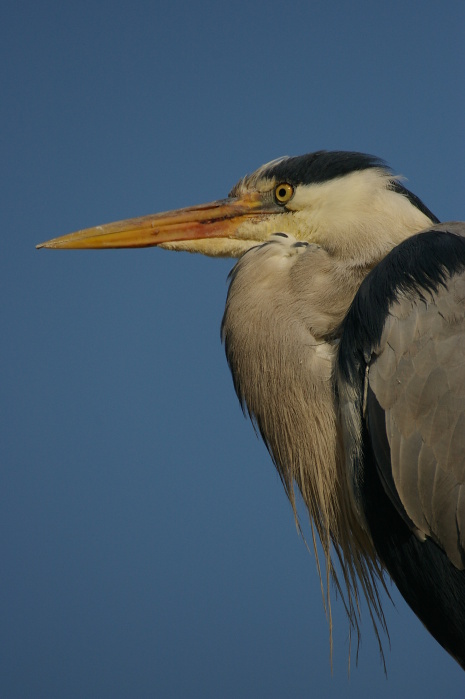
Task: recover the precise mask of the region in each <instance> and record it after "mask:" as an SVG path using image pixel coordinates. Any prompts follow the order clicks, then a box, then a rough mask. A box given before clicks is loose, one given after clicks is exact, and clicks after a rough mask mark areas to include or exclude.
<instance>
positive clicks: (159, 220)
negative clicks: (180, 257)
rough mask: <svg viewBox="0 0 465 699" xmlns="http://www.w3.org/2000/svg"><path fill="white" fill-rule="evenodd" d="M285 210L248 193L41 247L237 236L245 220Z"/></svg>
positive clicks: (135, 244)
mask: <svg viewBox="0 0 465 699" xmlns="http://www.w3.org/2000/svg"><path fill="white" fill-rule="evenodd" d="M280 211H281V208H280V207H279V206H277V205H276V204H275V203H274V201H273V199H272V197H271V196H270V195H268V196H266V194H265V195H264V194H262V193H259V192H248V193H245V194H243V195H242V196H241V197H229V198H228V199H220V200H218V201H214V202H211V203H209V204H200V205H198V206H191V207H187V208H185V209H177V210H175V211H165V212H163V213H159V214H153V215H151V216H142V217H140V218H131V219H127V220H126V221H116V222H114V223H107V224H105V225H103V226H96V227H95V228H87V229H85V230H82V231H76V232H75V233H70V234H69V235H64V236H61V237H60V238H53V239H52V240H48V241H47V242H45V243H41V244H40V245H37V247H38V248H60V249H84V248H86V249H87V248H92V249H95V248H143V247H150V246H152V245H160V244H163V243H173V242H176V241H189V240H192V241H194V240H200V239H206V238H235V237H236V234H237V230H238V228H239V226H240V225H241V224H242V223H244V221H245V220H247V219H248V220H252V219H254V218H256V219H260V218H262V217H263V216H269V215H271V214H276V213H279V212H280Z"/></svg>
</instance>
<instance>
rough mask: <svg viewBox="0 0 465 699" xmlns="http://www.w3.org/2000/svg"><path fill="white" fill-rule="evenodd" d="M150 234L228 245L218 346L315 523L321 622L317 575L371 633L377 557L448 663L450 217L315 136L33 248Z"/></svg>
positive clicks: (463, 270) (455, 558) (451, 614)
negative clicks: (166, 205) (174, 197)
mask: <svg viewBox="0 0 465 699" xmlns="http://www.w3.org/2000/svg"><path fill="white" fill-rule="evenodd" d="M149 245H158V246H160V247H165V248H167V249H172V250H188V251H190V252H202V253H204V254H207V255H212V256H232V257H239V258H240V259H239V261H238V262H237V264H236V265H235V267H234V269H233V270H232V272H231V274H230V286H229V292H228V297H227V301H226V309H225V313H224V318H223V323H222V338H223V341H224V344H225V350H226V355H227V360H228V363H229V366H230V369H231V372H232V377H233V381H234V386H235V389H236V392H237V395H238V397H239V400H240V402H241V405H242V408H243V410H244V411H245V412H247V413H248V414H249V415H250V417H251V419H252V421H253V423H254V424H255V426H256V428H257V429H258V431H259V432H260V433H261V435H262V437H263V439H264V441H265V443H266V445H267V448H268V450H269V452H270V454H271V456H272V459H273V461H274V463H275V465H276V467H277V469H278V472H279V475H280V477H281V480H282V482H283V485H284V488H285V490H286V493H287V495H288V496H289V498H290V501H291V503H292V506H293V508H294V512H295V513H296V506H295V487H297V489H298V490H299V491H300V493H301V495H302V498H303V500H304V502H305V505H306V507H307V509H308V513H309V516H310V522H311V526H312V534H313V537H314V543H315V551H316V541H315V539H316V536H318V538H319V539H320V540H321V543H322V548H323V554H324V557H325V567H324V569H322V568H320V563H319V562H318V559H317V563H318V569H319V571H320V576H321V579H322V589H323V590H324V597H325V605H326V608H327V610H328V613H329V619H330V625H331V603H330V585H329V582H330V579H331V578H332V580H333V582H334V584H335V586H336V589H337V590H338V591H339V592H340V593H341V595H342V596H343V598H344V603H345V606H346V610H347V614H348V618H349V621H350V628H351V629H353V630H354V631H355V632H356V634H357V635H358V634H359V599H360V596H361V595H364V596H365V597H366V599H367V601H368V608H369V613H370V615H371V618H372V621H373V624H374V627H375V630H376V633H377V635H378V639H379V641H380V649H381V639H380V635H379V628H380V627H381V628H383V627H384V625H385V624H384V616H383V611H382V607H381V602H380V594H379V590H378V588H379V585H380V584H381V585H384V580H385V573H386V572H387V573H388V574H389V575H390V576H391V577H392V579H393V580H394V581H395V583H396V584H397V586H398V587H399V590H400V592H401V593H402V595H403V596H404V598H405V599H406V601H407V602H408V604H409V605H410V606H411V607H412V609H413V610H414V611H415V613H416V614H417V615H418V617H419V618H420V619H421V621H422V622H423V623H424V624H425V626H426V627H427V629H428V630H429V631H430V632H431V633H432V634H433V636H434V637H435V638H436V639H437V640H438V642H439V643H440V644H441V645H442V646H443V647H444V648H445V649H446V650H447V651H448V652H449V653H450V654H451V655H452V656H453V657H454V658H455V659H456V660H457V661H458V662H459V663H460V664H461V665H462V667H464V668H465V485H464V484H465V412H464V407H465V342H464V335H465V224H463V223H458V222H455V223H454V222H452V223H448V224H439V222H438V219H437V218H436V217H435V216H434V214H433V213H432V212H431V211H430V210H429V209H428V208H427V207H426V206H425V205H424V204H423V202H422V201H421V200H420V199H419V198H418V197H417V196H416V195H414V194H413V193H411V192H410V191H409V190H407V189H406V188H405V187H404V186H403V184H402V183H401V182H400V178H399V177H397V176H394V175H393V174H392V173H391V171H390V170H389V169H388V168H387V167H386V165H385V164H384V163H383V161H381V160H379V159H378V158H375V157H373V156H368V155H364V154H360V153H353V152H341V151H336V152H332V153H331V152H326V151H318V152H316V153H310V154H308V155H305V156H297V157H292V158H288V157H285V158H279V159H277V160H273V161H271V162H270V163H267V164H265V165H263V166H262V167H260V168H258V170H256V171H255V172H254V173H252V174H251V175H246V176H245V177H244V178H242V179H241V180H240V181H239V182H238V183H237V184H236V185H235V187H234V188H233V189H232V191H231V193H230V195H229V197H228V199H225V200H220V201H217V202H212V203H211V204H205V205H201V206H196V207H190V208H187V209H181V210H179V211H174V212H173V211H172V212H166V213H163V214H156V215H154V216H149V217H144V218H141V219H132V220H129V221H123V222H117V223H114V224H107V225H105V226H98V227H97V228H92V229H88V230H84V231H78V232H77V233H74V234H71V235H69V236H63V237H60V238H56V239H53V240H51V241H49V242H48V243H45V244H43V245H42V246H39V247H51V248H86V247H87V248H97V247H134V246H149ZM296 516H297V515H296ZM336 561H338V562H339V563H340V566H339V570H340V573H339V574H338V573H337V572H336V566H335V562H336Z"/></svg>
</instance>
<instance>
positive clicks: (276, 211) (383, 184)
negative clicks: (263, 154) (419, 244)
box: [38, 151, 436, 259]
mask: <svg viewBox="0 0 465 699" xmlns="http://www.w3.org/2000/svg"><path fill="white" fill-rule="evenodd" d="M435 220H436V219H435V217H434V216H433V215H432V214H431V213H430V212H429V211H428V210H427V209H426V207H425V206H424V205H423V204H422V203H421V202H420V200H418V199H417V198H416V197H415V196H414V195H412V194H410V192H408V190H406V189H405V188H404V187H403V186H402V185H401V184H400V183H399V182H398V179H396V178H394V177H393V176H392V174H391V173H390V171H389V170H388V168H387V167H386V166H385V164H384V163H383V162H382V161H381V160H379V159H378V158H375V157H373V156H370V155H364V154H361V153H353V152H346V151H334V152H328V151H318V152H316V153H310V154H307V155H302V156H296V157H287V156H286V157H282V158H278V159H277V160H273V161H271V162H270V163H267V164H266V165H262V166H261V167H260V168H258V170H256V171H255V172H253V173H252V174H250V175H246V176H245V177H244V178H242V179H241V180H240V181H239V182H238V183H237V184H236V185H235V186H234V187H233V189H232V190H231V192H230V194H229V196H228V197H227V198H226V199H220V200H218V201H214V202H211V203H208V204H201V205H198V206H192V207H187V208H183V209H177V210H175V211H168V212H164V213H159V214H153V215H150V216H143V217H140V218H133V219H128V220H125V221H117V222H115V223H108V224H105V225H101V226H97V227H94V228H88V229H85V230H81V231H77V232H76V233H71V234H69V235H65V236H62V237H59V238H54V239H52V240H49V241H47V242H46V243H42V244H41V245H39V246H38V247H46V248H62V249H65V248H68V249H72V248H73V249H76V248H81V249H82V248H124V247H150V246H159V247H163V248H167V249H170V250H186V251H189V252H200V253H203V254H205V255H212V256H219V257H240V256H241V255H242V254H243V253H244V252H246V251H247V250H248V249H250V248H251V247H254V246H255V245H257V244H260V243H262V242H263V241H264V240H266V239H267V238H268V237H269V236H270V235H271V234H273V233H276V232H277V231H282V232H284V233H290V234H292V235H293V236H294V237H295V238H296V239H297V240H304V241H308V242H313V243H317V244H319V245H322V246H323V247H325V248H326V249H327V250H328V251H329V252H331V253H332V254H336V255H338V256H342V257H353V258H360V257H361V256H363V257H366V258H367V259H369V258H370V259H371V258H372V257H377V254H375V253H374V252H373V251H371V248H370V246H371V247H373V245H374V247H376V248H378V247H380V248H382V254H385V253H386V249H384V248H385V247H386V246H387V248H388V249H390V247H392V246H393V245H395V244H397V243H398V242H400V240H401V239H402V238H403V237H406V232H407V234H412V233H414V232H416V231H418V230H421V229H422V228H424V227H426V226H427V225H429V223H430V222H431V221H435ZM385 239H386V240H385ZM367 247H369V248H370V252H367Z"/></svg>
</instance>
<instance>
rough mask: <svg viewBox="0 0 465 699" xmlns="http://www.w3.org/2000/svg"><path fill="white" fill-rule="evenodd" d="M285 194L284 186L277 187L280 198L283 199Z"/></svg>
mask: <svg viewBox="0 0 465 699" xmlns="http://www.w3.org/2000/svg"><path fill="white" fill-rule="evenodd" d="M286 194H287V190H286V188H285V187H281V189H279V196H280V197H281V199H284V197H285V196H286Z"/></svg>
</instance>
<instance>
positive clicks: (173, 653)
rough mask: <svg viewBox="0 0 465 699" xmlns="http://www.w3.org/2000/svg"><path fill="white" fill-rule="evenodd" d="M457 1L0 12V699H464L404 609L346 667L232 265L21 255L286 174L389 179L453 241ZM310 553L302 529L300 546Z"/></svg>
mask: <svg viewBox="0 0 465 699" xmlns="http://www.w3.org/2000/svg"><path fill="white" fill-rule="evenodd" d="M464 21H465V6H464V5H463V3H462V2H458V0H457V1H456V2H445V3H442V4H441V5H440V4H439V3H433V2H411V3H405V2H396V1H394V2H391V3H373V2H357V1H355V2H352V3H345V2H344V3H343V2H334V3H330V2H326V1H325V2H323V1H322V2H318V1H315V2H293V3H282V2H277V1H276V0H268V2H261V1H259V2H252V3H250V2H249V3H246V2H241V1H240V0H237V1H236V2H234V3H223V2H211V1H210V2H207V1H204V2H201V3H188V2H177V1H176V0H175V1H173V2H171V3H157V2H148V1H147V2H138V1H137V0H135V1H134V0H133V1H132V2H128V1H126V0H121V1H120V2H108V1H103V2H92V3H91V2H87V1H85V0H84V1H81V2H79V3H67V2H60V3H59V2H36V3H32V2H30V1H29V2H27V1H25V2H21V0H18V1H17V2H14V3H13V2H5V3H4V4H3V7H2V11H1V22H0V33H1V42H0V52H1V66H2V68H1V94H2V100H1V101H0V119H1V130H0V138H1V152H2V168H1V171H0V177H1V192H2V207H1V216H2V244H3V252H2V255H1V259H0V265H1V284H2V295H1V299H2V300H1V307H2V323H3V328H4V333H3V343H2V362H1V367H2V382H1V383H2V402H1V406H2V407H1V409H2V417H1V421H0V431H1V435H0V441H1V445H2V449H1V451H2V468H1V470H0V479H1V484H0V493H1V499H2V505H1V508H0V537H1V549H0V550H1V558H2V566H1V572H0V584H1V590H2V592H1V600H2V607H3V608H2V614H1V617H2V623H1V625H0V643H1V652H0V658H1V660H0V663H1V666H0V695H1V696H2V697H6V698H8V699H26V698H28V697H34V698H35V697H47V698H48V699H54V698H58V697H59V698H62V697H67V699H74V698H77V697H99V699H105V698H107V697H108V698H109V699H110V698H111V699H119V698H125V697H138V698H141V699H143V698H145V697H147V698H148V697H173V698H177V697H228V698H229V697H254V698H255V697H257V698H261V697H266V698H267V699H272V698H274V697H276V698H278V697H279V698H280V697H285V696H286V697H295V698H300V697H309V696H314V697H340V696H345V697H358V698H360V697H373V696H376V697H378V698H382V697H393V696H399V697H400V696H422V697H423V698H424V699H429V698H430V697H431V698H432V697H438V696H447V697H449V699H454V698H455V697H462V696H463V694H464V691H465V683H464V679H463V673H462V672H461V671H460V669H459V668H458V666H456V664H455V663H454V661H452V660H451V659H450V658H449V657H448V656H447V655H446V653H445V652H443V651H442V649H441V648H440V647H439V646H438V645H437V644H436V642H435V641H433V640H432V639H431V638H430V637H429V636H428V634H427V633H426V631H424V630H423V628H422V626H421V624H420V623H419V622H418V621H417V620H416V619H415V618H414V616H413V615H412V614H411V612H410V611H409V609H408V608H407V607H406V605H405V604H404V603H403V601H402V600H401V599H400V597H399V596H398V594H397V593H396V591H395V589H394V588H393V589H392V597H393V600H394V602H395V607H393V606H392V605H391V604H390V603H389V601H388V600H386V601H385V611H386V616H387V620H388V624H389V630H390V641H391V649H390V650H389V643H388V642H387V641H386V644H385V645H386V661H387V668H388V678H387V679H386V678H385V676H384V673H383V668H382V665H381V663H380V662H379V659H378V653H377V649H376V644H375V639H374V636H373V633H372V631H371V629H370V623H369V620H368V618H367V617H366V615H365V618H364V623H363V636H362V645H361V648H360V654H359V662H358V666H355V663H353V664H352V669H351V674H350V678H348V675H347V655H348V640H347V623H346V620H345V617H344V611H343V609H342V604H340V603H336V604H335V609H334V614H335V630H334V659H333V661H334V669H333V673H332V674H331V667H330V660H329V645H328V629H327V624H326V620H325V617H324V613H323V610H322V605H321V597H320V590H319V583H318V578H317V574H316V569H315V561H314V557H313V555H310V554H309V553H308V552H307V550H306V548H305V545H304V543H303V542H302V539H301V538H300V537H299V535H298V533H297V532H296V528H295V525H294V522H293V517H292V512H291V508H290V505H289V503H288V502H287V500H286V497H285V495H284V492H283V490H282V487H281V484H280V481H279V478H278V476H277V474H276V473H275V471H274V468H273V466H272V464H271V462H270V459H269V457H268V455H267V453H266V450H265V448H264V446H263V445H262V444H261V442H260V441H259V440H257V438H256V437H255V435H254V433H253V430H252V428H251V426H250V425H249V424H248V423H247V422H246V421H245V420H244V418H243V416H242V414H241V411H240V409H239V405H238V403H237V399H236V397H235V395H234V391H233V387H232V382H231V379H230V376H229V373H228V368H227V365H226V362H225V359H224V356H223V349H222V347H221V344H220V340H219V324H220V321H221V316H222V310H223V306H224V299H225V294H226V288H227V287H226V276H227V273H228V270H229V269H230V267H231V262H230V261H227V260H220V261H219V260H211V259H207V258H202V257H200V256H191V255H188V254H184V253H183V254H181V253H179V254H175V253H168V252H165V251H162V250H156V249H151V250H137V251H133V250H131V251H106V252H86V251H84V252H78V251H76V252H53V251H36V250H35V248H34V246H35V244H36V243H39V242H41V241H43V240H46V239H48V238H50V237H54V236H57V235H61V234H64V233H67V232H70V231H73V230H76V229H79V228H84V227H87V226H91V225H94V224H99V223H103V222H106V221H111V220H117V219H121V218H128V217H130V216H135V215H142V214H147V213H152V212H154V211H158V210H165V209H171V208H176V207H179V206H186V205H189V204H195V203H200V202H202V201H211V200H213V199H216V198H220V197H223V196H225V195H226V194H227V193H228V191H229V190H230V188H231V186H232V185H233V184H234V183H235V182H236V181H237V180H238V179H239V178H240V177H241V176H242V175H243V174H245V173H246V172H250V171H252V170H254V169H255V168H256V167H257V166H259V165H260V164H262V163H263V162H265V161H268V160H271V159H272V158H275V157H277V156H280V155H285V154H288V155H296V154H300V153H305V152H310V151H313V150H318V149H321V148H327V149H346V150H360V151H364V152H368V153H374V154H376V155H379V156H380V157H382V158H384V159H385V160H387V161H388V162H389V163H390V164H391V165H392V167H393V169H394V170H395V172H397V173H402V174H404V175H405V176H406V177H407V178H408V186H409V188H410V189H412V190H413V191H414V192H415V193H416V194H418V195H419V196H420V197H421V198H422V199H423V200H424V201H425V203H426V204H427V206H428V207H430V209H431V210H432V211H433V212H435V213H436V215H437V216H439V218H441V219H442V220H448V219H460V218H463V215H464V214H463V189H464V181H465V172H464V162H465V157H464V156H465V141H464V129H463V123H464V119H463V115H464V111H465V110H464V107H465V99H464V91H463V86H464V78H465V75H464V72H465V71H464V59H463V31H464ZM307 533H308V530H307Z"/></svg>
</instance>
